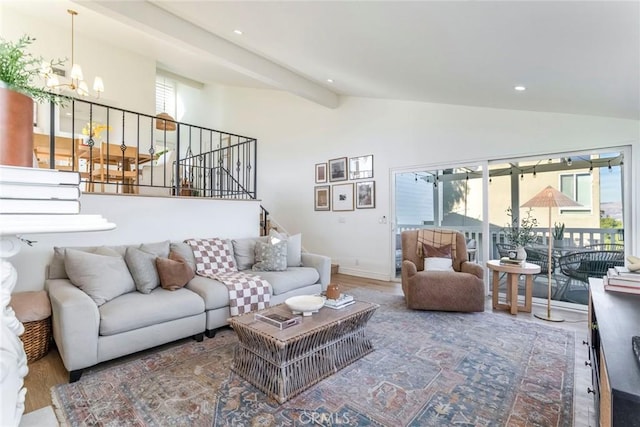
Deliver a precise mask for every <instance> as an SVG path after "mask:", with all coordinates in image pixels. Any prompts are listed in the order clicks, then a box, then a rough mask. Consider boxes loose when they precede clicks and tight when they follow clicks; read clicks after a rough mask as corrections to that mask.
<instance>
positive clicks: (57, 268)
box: [47, 245, 127, 279]
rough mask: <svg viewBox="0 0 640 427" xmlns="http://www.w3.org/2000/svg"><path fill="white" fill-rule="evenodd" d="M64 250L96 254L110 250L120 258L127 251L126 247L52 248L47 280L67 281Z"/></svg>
mask: <svg viewBox="0 0 640 427" xmlns="http://www.w3.org/2000/svg"><path fill="white" fill-rule="evenodd" d="M66 249H74V250H77V251H82V252H88V253H92V254H94V253H96V252H97V251H100V250H105V249H112V250H114V251H116V252H117V253H118V254H119V255H120V256H124V255H125V252H126V250H127V247H126V246H122V245H121V246H71V247H68V248H66V247H59V246H54V247H53V258H52V259H51V263H50V264H49V269H48V270H49V271H48V275H47V278H48V279H68V278H69V275H68V274H67V271H66V269H65V267H64V251H65V250H66Z"/></svg>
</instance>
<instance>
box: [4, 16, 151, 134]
mask: <svg viewBox="0 0 640 427" xmlns="http://www.w3.org/2000/svg"><path fill="white" fill-rule="evenodd" d="M34 7H37V5H34ZM60 13H64V14H66V11H65V10H64V9H61V10H60ZM0 25H1V26H2V37H3V38H6V39H8V40H12V41H16V40H18V38H20V37H21V36H22V35H24V34H25V33H26V34H28V35H29V36H31V37H34V38H35V39H36V41H35V42H34V43H33V44H31V45H30V47H29V50H28V51H29V52H30V53H32V54H33V55H34V56H36V57H38V56H42V57H43V58H44V59H45V60H51V59H65V58H66V59H67V61H66V62H65V68H66V69H67V72H68V71H69V70H70V69H71V21H70V19H69V21H68V24H67V25H66V26H56V25H55V24H52V23H51V22H49V21H45V20H39V19H37V18H35V17H32V16H28V17H27V16H25V15H23V14H21V13H20V12H18V11H16V10H14V9H13V8H11V7H9V6H7V5H4V6H3V5H0ZM75 51H76V52H75V61H76V62H77V63H78V64H80V65H81V66H82V72H83V74H84V78H85V80H86V81H87V84H88V85H89V88H92V86H93V78H94V77H95V76H96V75H99V76H101V77H102V80H103V81H104V85H105V92H104V93H103V94H102V98H101V100H99V101H98V102H101V103H104V104H106V105H109V106H112V107H119V108H124V109H127V110H131V111H136V112H139V113H145V114H150V115H155V73H156V63H155V60H152V59H151V58H147V57H143V56H140V55H137V54H134V53H133V52H130V51H128V50H125V49H121V48H118V47H115V46H113V45H110V44H108V43H106V42H103V41H102V40H98V39H96V38H94V37H92V36H91V34H84V33H79V32H78V31H77V30H76V36H75ZM92 101H95V99H93V100H92ZM43 108H45V109H43V110H41V111H40V116H41V117H44V116H46V114H47V113H48V109H46V107H43ZM41 127H43V128H44V129H46V130H47V132H48V126H47V124H43V125H41ZM78 132H80V129H78ZM114 137H115V138H116V140H117V139H118V137H117V136H114Z"/></svg>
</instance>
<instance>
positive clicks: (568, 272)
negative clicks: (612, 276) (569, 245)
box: [554, 251, 624, 304]
mask: <svg viewBox="0 0 640 427" xmlns="http://www.w3.org/2000/svg"><path fill="white" fill-rule="evenodd" d="M558 265H559V267H560V271H561V272H562V274H563V275H565V276H567V280H566V282H565V283H564V285H563V286H562V287H561V288H560V289H559V290H558V293H557V294H556V296H555V297H554V299H556V300H558V301H568V302H573V303H578V304H587V302H588V301H589V277H597V278H601V277H603V276H605V275H606V274H607V270H608V269H610V268H613V267H615V266H617V265H621V266H623V265H624V252H621V251H586V252H573V253H570V254H567V255H564V256H561V257H560V258H559V260H558Z"/></svg>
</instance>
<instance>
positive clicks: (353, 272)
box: [338, 266, 391, 282]
mask: <svg viewBox="0 0 640 427" xmlns="http://www.w3.org/2000/svg"><path fill="white" fill-rule="evenodd" d="M338 273H340V274H348V275H349V276H356V277H365V278H367V279H374V280H382V281H384V282H390V281H391V276H389V275H388V274H382V273H375V272H372V271H366V270H359V269H356V268H347V267H342V266H340V267H339V269H338Z"/></svg>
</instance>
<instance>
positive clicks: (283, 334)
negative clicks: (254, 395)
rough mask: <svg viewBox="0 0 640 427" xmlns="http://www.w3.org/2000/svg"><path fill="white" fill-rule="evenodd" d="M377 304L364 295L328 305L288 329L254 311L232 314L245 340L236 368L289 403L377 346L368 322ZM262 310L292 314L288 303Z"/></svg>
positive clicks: (271, 394) (256, 383)
mask: <svg viewBox="0 0 640 427" xmlns="http://www.w3.org/2000/svg"><path fill="white" fill-rule="evenodd" d="M378 307H379V306H378V305H377V304H372V303H369V302H364V301H356V302H355V304H352V305H350V306H348V307H345V308H343V309H340V310H333V309H330V308H326V307H324V308H321V309H320V311H319V312H318V313H314V314H313V316H309V317H303V318H302V323H300V324H298V325H295V326H292V327H290V328H287V329H284V330H279V329H278V328H277V327H275V326H273V325H270V324H268V323H264V322H261V321H259V320H255V318H254V313H247V314H244V315H241V316H237V317H234V318H231V319H230V321H229V323H230V324H231V327H232V328H233V329H234V330H235V331H236V333H237V334H238V338H239V340H240V343H239V345H238V347H237V348H236V353H235V357H234V361H233V365H232V368H231V369H232V370H233V371H234V372H236V373H237V374H238V375H240V376H241V377H243V378H244V379H246V380H247V381H249V382H250V383H251V384H253V385H254V386H256V387H257V388H259V389H260V390H261V391H263V392H264V393H265V394H267V395H268V396H269V397H272V398H274V399H275V400H277V401H278V402H279V403H284V402H286V401H287V400H288V399H290V398H291V397H293V396H295V395H296V394H298V393H300V392H302V391H303V390H306V389H307V388H309V387H311V386H312V385H313V384H315V383H317V382H318V381H320V380H322V379H324V378H326V377H328V376H329V375H332V374H334V373H335V372H337V371H339V370H340V369H342V368H344V367H345V366H347V365H349V364H350V363H352V362H354V361H355V360H358V359H359V358H361V357H362V356H365V355H366V354H368V353H370V352H371V351H373V345H372V344H371V341H370V340H369V338H367V337H366V336H365V327H366V325H367V322H368V321H369V319H370V318H371V316H372V315H373V313H374V312H375V311H376V309H377V308H378ZM259 313H280V314H284V315H291V311H290V310H289V309H288V308H287V306H286V305H284V304H280V305H276V306H274V307H271V308H268V309H266V310H262V311H260V312H259Z"/></svg>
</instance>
